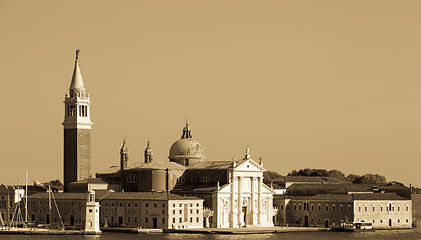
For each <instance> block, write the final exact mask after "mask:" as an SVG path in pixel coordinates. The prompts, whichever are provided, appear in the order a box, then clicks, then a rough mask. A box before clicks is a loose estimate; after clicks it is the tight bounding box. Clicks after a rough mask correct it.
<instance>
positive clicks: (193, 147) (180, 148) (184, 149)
mask: <svg viewBox="0 0 421 240" xmlns="http://www.w3.org/2000/svg"><path fill="white" fill-rule="evenodd" d="M204 158H205V155H204V154H203V148H202V146H201V145H200V143H199V142H197V141H196V140H194V139H193V138H192V136H191V134H190V128H189V126H188V124H187V122H186V126H185V127H184V129H183V135H182V136H181V139H179V140H177V141H176V142H175V143H173V145H172V146H171V148H170V156H169V159H170V161H173V162H177V163H180V164H183V165H187V166H188V163H187V164H186V160H201V159H204Z"/></svg>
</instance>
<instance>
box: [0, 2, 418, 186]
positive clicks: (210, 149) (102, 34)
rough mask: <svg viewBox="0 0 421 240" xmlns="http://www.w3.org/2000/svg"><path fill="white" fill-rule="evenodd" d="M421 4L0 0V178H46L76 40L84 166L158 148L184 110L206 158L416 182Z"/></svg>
mask: <svg viewBox="0 0 421 240" xmlns="http://www.w3.org/2000/svg"><path fill="white" fill-rule="evenodd" d="M420 12H421V2H420V1H412V0H406V1H397V0H395V1H386V0H378V1H374V0H372V1H370V0H368V1H367V0H359V1H358V0H357V1H354V0H348V1H337V0H331V1H327V0H326V1H323V0H318V1H314V0H306V1H305V0H303V1H292V0H290V1H286V0H285V1H280V0H275V1H244V0H241V1H193V0H192V1H170V0H168V1H102V0H101V1H67V2H64V1H4V0H0V29H1V31H0V53H1V55H0V82H1V94H0V106H1V114H0V116H1V117H0V154H1V156H0V161H1V167H0V181H3V182H5V183H7V184H16V182H17V181H18V180H20V182H21V183H22V182H23V179H24V175H25V170H26V169H28V170H29V176H30V178H29V181H30V182H32V181H34V180H39V181H47V180H50V179H61V180H62V177H63V176H62V175H63V126H62V125H61V122H62V121H63V118H64V104H63V100H64V95H65V94H66V93H67V92H68V89H69V86H70V81H71V77H72V72H73V66H74V58H75V49H80V50H81V52H80V57H79V61H80V67H81V72H82V75H83V79H84V82H85V88H86V91H87V93H89V94H90V97H91V101H92V105H91V106H92V110H91V120H92V121H93V123H94V125H93V126H92V165H93V170H94V172H96V171H100V170H102V169H105V168H106V167H108V166H110V165H116V164H119V149H120V147H121V144H122V141H123V138H124V137H126V139H127V144H128V147H129V151H130V159H129V161H130V162H136V161H143V150H144V149H145V147H146V142H147V140H148V138H149V139H150V141H151V147H152V149H153V152H154V161H168V152H169V148H170V146H171V144H172V143H173V142H174V141H176V140H178V139H179V138H180V137H181V133H182V128H183V127H184V124H185V120H186V117H188V120H189V126H190V127H191V129H192V135H193V138H194V139H196V140H197V141H199V142H200V143H201V145H202V147H203V148H204V153H205V156H206V159H207V160H230V159H232V158H233V156H235V157H236V159H241V158H242V157H243V156H244V154H245V148H246V147H247V146H250V154H251V156H252V158H254V159H255V160H258V159H259V157H263V163H264V167H265V168H266V169H267V170H272V171H277V172H279V173H280V174H287V173H288V172H290V171H292V170H294V169H301V168H306V167H307V168H325V169H328V170H330V169H338V170H340V171H342V172H344V173H345V174H350V173H355V174H365V173H379V174H382V175H384V176H386V178H387V180H397V181H400V182H403V183H405V184H408V185H409V184H410V183H411V184H413V185H415V186H420V187H421V163H420V162H421V94H420V91H421V14H420Z"/></svg>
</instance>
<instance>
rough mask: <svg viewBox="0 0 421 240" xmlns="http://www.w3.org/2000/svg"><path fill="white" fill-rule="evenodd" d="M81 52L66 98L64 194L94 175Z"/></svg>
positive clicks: (88, 106) (76, 61) (87, 102)
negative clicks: (80, 58)
mask: <svg viewBox="0 0 421 240" xmlns="http://www.w3.org/2000/svg"><path fill="white" fill-rule="evenodd" d="M78 57H79V50H77V51H76V60H75V67H74V70H73V77H72V82H71V84H70V88H69V94H66V96H65V99H64V105H65V106H64V107H65V111H64V121H63V123H62V124H63V127H64V191H67V189H68V186H69V184H70V183H71V182H76V181H80V180H83V179H85V178H89V177H90V176H91V173H90V169H91V126H92V122H91V119H90V118H91V115H90V111H91V106H90V105H91V101H90V98H89V94H86V92H85V87H84V83H83V79H82V74H81V72H80V68H79V60H78Z"/></svg>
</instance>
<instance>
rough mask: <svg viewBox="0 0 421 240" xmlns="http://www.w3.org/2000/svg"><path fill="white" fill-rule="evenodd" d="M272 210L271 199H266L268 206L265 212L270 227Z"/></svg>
mask: <svg viewBox="0 0 421 240" xmlns="http://www.w3.org/2000/svg"><path fill="white" fill-rule="evenodd" d="M272 209H273V198H271V197H269V198H268V205H267V210H268V214H267V215H268V223H269V224H270V225H272V224H273V212H272ZM271 223H272V224H271Z"/></svg>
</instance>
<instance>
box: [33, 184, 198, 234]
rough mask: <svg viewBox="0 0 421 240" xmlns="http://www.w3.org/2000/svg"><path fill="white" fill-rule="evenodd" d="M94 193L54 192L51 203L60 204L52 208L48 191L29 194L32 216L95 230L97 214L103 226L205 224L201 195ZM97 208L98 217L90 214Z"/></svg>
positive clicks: (188, 225) (36, 221)
mask: <svg viewBox="0 0 421 240" xmlns="http://www.w3.org/2000/svg"><path fill="white" fill-rule="evenodd" d="M92 192H93V191H90V192H88V193H55V194H54V199H55V202H56V203H51V204H53V206H54V205H55V204H57V209H58V210H57V209H56V208H52V210H51V211H50V209H49V204H50V202H49V201H50V200H49V199H50V198H49V195H48V193H37V194H33V195H31V196H29V197H28V203H29V212H30V216H31V219H32V221H33V222H34V223H46V224H52V225H60V224H61V221H62V222H63V224H64V225H65V226H66V227H70V228H76V229H82V228H84V229H86V227H88V229H89V228H93V230H94V231H96V230H98V228H97V227H95V226H94V224H95V220H94V219H93V218H95V217H98V224H99V225H98V226H101V227H104V226H105V227H142V228H161V229H170V228H201V227H203V199H200V198H196V197H182V196H179V195H175V194H172V193H166V192H113V191H96V194H94V196H93V197H92ZM87 199H89V200H87ZM52 201H53V200H52ZM100 206H101V207H100ZM90 209H91V210H92V212H90ZM96 210H99V213H98V215H97V216H89V214H90V213H92V214H94V213H95V212H96ZM50 214H51V216H50ZM60 217H61V219H60ZM91 222H92V226H91Z"/></svg>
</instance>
